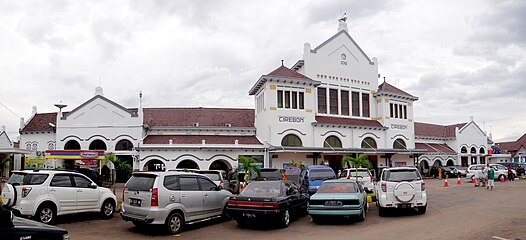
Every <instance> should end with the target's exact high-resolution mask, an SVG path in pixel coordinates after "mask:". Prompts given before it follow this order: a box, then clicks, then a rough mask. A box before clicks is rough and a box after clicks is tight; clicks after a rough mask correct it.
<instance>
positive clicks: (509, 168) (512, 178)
mask: <svg viewBox="0 0 526 240" xmlns="http://www.w3.org/2000/svg"><path fill="white" fill-rule="evenodd" d="M514 179H515V176H513V171H512V170H511V166H508V180H510V181H513V180H514Z"/></svg>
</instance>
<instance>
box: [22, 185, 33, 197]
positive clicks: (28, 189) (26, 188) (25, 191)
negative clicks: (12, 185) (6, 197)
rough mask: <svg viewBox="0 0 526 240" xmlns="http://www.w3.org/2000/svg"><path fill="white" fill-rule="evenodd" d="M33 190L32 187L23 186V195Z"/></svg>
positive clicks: (25, 195)
mask: <svg viewBox="0 0 526 240" xmlns="http://www.w3.org/2000/svg"><path fill="white" fill-rule="evenodd" d="M29 192H31V187H22V197H23V198H25V197H27V195H29Z"/></svg>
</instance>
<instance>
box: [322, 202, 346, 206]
mask: <svg viewBox="0 0 526 240" xmlns="http://www.w3.org/2000/svg"><path fill="white" fill-rule="evenodd" d="M342 205H343V202H342V201H325V206H342Z"/></svg>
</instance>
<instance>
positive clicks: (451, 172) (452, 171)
mask: <svg viewBox="0 0 526 240" xmlns="http://www.w3.org/2000/svg"><path fill="white" fill-rule="evenodd" d="M439 167H440V168H441V169H442V170H441V171H442V177H444V178H445V177H446V175H447V177H449V178H453V177H457V176H458V175H457V171H456V168H455V167H453V166H432V167H431V170H430V172H429V173H430V174H431V176H433V177H438V168H439Z"/></svg>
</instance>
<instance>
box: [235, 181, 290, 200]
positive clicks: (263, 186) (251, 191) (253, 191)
mask: <svg viewBox="0 0 526 240" xmlns="http://www.w3.org/2000/svg"><path fill="white" fill-rule="evenodd" d="M281 185H282V184H281V182H266V181H265V182H251V183H250V184H248V185H247V186H246V187H245V189H244V190H243V191H242V192H241V193H240V194H239V195H241V196H255V197H278V196H281V195H283V194H282V189H281Z"/></svg>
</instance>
